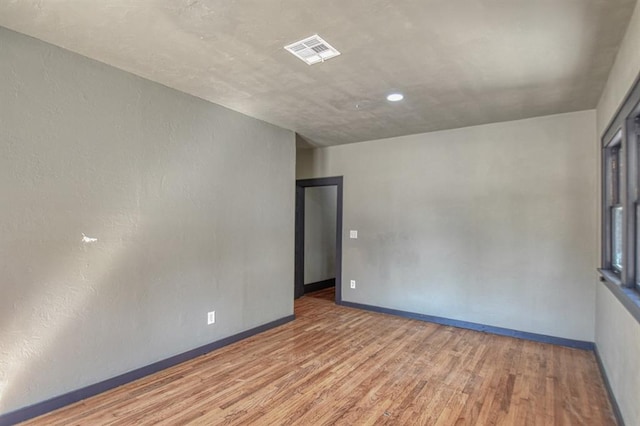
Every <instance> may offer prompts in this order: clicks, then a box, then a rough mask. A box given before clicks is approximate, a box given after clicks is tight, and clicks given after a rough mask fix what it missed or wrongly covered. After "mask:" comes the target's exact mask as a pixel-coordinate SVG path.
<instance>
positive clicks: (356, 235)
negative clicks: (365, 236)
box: [349, 230, 358, 238]
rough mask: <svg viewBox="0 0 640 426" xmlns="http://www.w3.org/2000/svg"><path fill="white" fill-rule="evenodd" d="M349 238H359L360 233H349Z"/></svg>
mask: <svg viewBox="0 0 640 426" xmlns="http://www.w3.org/2000/svg"><path fill="white" fill-rule="evenodd" d="M349 238H358V231H354V230H351V231H349Z"/></svg>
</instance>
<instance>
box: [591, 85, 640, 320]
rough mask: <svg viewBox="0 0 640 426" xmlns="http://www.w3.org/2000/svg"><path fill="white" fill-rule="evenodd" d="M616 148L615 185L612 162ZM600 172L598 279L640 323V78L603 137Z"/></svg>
mask: <svg viewBox="0 0 640 426" xmlns="http://www.w3.org/2000/svg"><path fill="white" fill-rule="evenodd" d="M616 151H617V152H618V156H619V157H618V158H619V162H618V166H619V169H618V171H619V172H620V173H619V175H618V176H620V179H619V182H618V185H614V183H615V180H614V178H615V177H614V174H613V167H612V165H611V161H612V158H613V157H612V156H613V155H614V154H615V152H616ZM601 172H602V174H601V213H602V214H601V220H602V229H601V241H600V242H601V263H600V265H601V267H600V269H599V271H600V273H601V280H602V281H603V282H604V283H605V284H606V285H607V287H608V288H609V289H611V291H612V292H613V293H614V294H615V295H616V296H617V297H618V299H619V300H620V301H621V302H622V303H623V305H624V306H625V307H627V309H628V310H629V312H631V313H632V315H633V316H634V317H635V318H636V320H637V321H638V322H640V77H639V79H638V80H637V81H636V83H635V84H634V86H633V89H632V90H631V91H630V92H629V94H628V96H627V98H626V100H625V102H624V103H623V104H622V106H621V107H620V109H619V110H618V112H617V113H616V115H615V117H614V119H613V120H612V121H611V123H610V125H609V127H608V128H607V131H606V132H605V133H604V135H603V136H602V139H601ZM616 186H617V188H618V198H617V199H616V197H615V194H614V192H615V187H616ZM614 206H621V207H622V267H621V268H620V269H617V268H614V266H613V242H614V239H613V234H612V232H613V225H612V216H613V213H612V212H613V207H614Z"/></svg>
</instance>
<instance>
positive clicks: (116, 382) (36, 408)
mask: <svg viewBox="0 0 640 426" xmlns="http://www.w3.org/2000/svg"><path fill="white" fill-rule="evenodd" d="M294 319H295V316H294V315H289V316H286V317H284V318H280V319H278V320H275V321H271V322H269V323H267V324H263V325H261V326H258V327H255V328H252V329H250V330H246V331H243V332H242V333H238V334H235V335H233V336H229V337H225V338H224V339H221V340H218V341H216V342H213V343H209V344H207V345H204V346H201V347H199V348H195V349H191V350H190V351H187V352H183V353H181V354H178V355H175V356H172V357H170V358H167V359H163V360H161V361H158V362H155V363H153V364H149V365H147V366H144V367H141V368H138V369H136V370H133V371H129V372H128V373H124V374H121V375H119V376H116V377H113V378H111V379H107V380H105V381H102V382H99V383H95V384H93V385H89V386H87V387H84V388H82V389H77V390H75V391H71V392H69V393H66V394H64V395H60V396H57V397H54V398H51V399H49V400H46V401H42V402H38V403H37V404H34V405H30V406H28V407H24V408H20V409H18V410H16V411H12V412H10V413H6V414H2V415H0V426H9V425H14V424H16V423H20V422H23V421H25V420H29V419H32V418H34V417H38V416H41V415H43V414H45V413H48V412H50V411H53V410H57V409H58V408H62V407H64V406H66V405H69V404H73V403H75V402H78V401H81V400H83V399H86V398H89V397H92V396H94V395H98V394H100V393H102V392H106V391H108V390H110V389H113V388H116V387H118V386H122V385H124V384H127V383H129V382H133V381H134V380H138V379H140V378H142V377H145V376H148V375H150V374H154V373H157V372H158V371H161V370H164V369H167V368H169V367H173V366H174V365H178V364H181V363H183V362H185V361H189V360H191V359H193V358H196V357H199V356H200V355H204V354H206V353H209V352H211V351H214V350H216V349H220V348H222V347H223V346H227V345H230V344H232V343H235V342H238V341H240V340H243V339H246V338H248V337H251V336H254V335H256V334H259V333H262V332H264V331H267V330H270V329H272V328H275V327H278V326H280V325H283V324H286V323H288V322H290V321H293V320H294Z"/></svg>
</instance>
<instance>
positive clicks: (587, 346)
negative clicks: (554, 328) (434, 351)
mask: <svg viewBox="0 0 640 426" xmlns="http://www.w3.org/2000/svg"><path fill="white" fill-rule="evenodd" d="M340 305H343V306H347V307H350V308H357V309H364V310H367V311H372V312H379V313H383V314H390V315H396V316H400V317H404V318H411V319H415V320H420V321H426V322H433V323H436V324H441V325H448V326H451V327H458V328H465V329H468V330H475V331H482V332H485V333H491V334H498V335H500V336H508V337H515V338H518V339H524V340H532V341H534V342H541V343H550V344H553V345H559V346H567V347H570V348H576V349H584V350H587V351H592V350H593V348H594V344H593V342H586V341H582V340H573V339H565V338H563V337H554V336H547V335H544V334H536V333H529V332H526V331H518V330H511V329H509V328H502V327H494V326H492V325H484V324H477V323H475V322H468V321H460V320H455V319H450V318H442V317H436V316H433V315H424V314H417V313H414V312H407V311H400V310H397V309H390V308H382V307H379V306H371V305H363V304H361V303H353V302H345V301H342V302H340Z"/></svg>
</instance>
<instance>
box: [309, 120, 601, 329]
mask: <svg viewBox="0 0 640 426" xmlns="http://www.w3.org/2000/svg"><path fill="white" fill-rule="evenodd" d="M595 133H596V132H595V112H594V111H585V112H578V113H571V114H562V115H555V116H549V117H541V118H535V119H529V120H522V121H514V122H506V123H497V124H490V125H484V126H477V127H470V128H464V129H458V130H451V131H443V132H435V133H426V134H419V135H412V136H405V137H399V138H394V139H387V140H380V141H371V142H363V143H357V144H351V145H345V146H339V147H331V148H326V149H320V150H299V155H298V165H297V169H298V176H297V177H298V178H310V177H321V176H344V222H343V223H344V233H343V236H342V238H343V275H342V281H343V287H342V297H343V299H344V300H346V301H351V302H358V303H364V304H369V305H375V306H382V307H387V308H393V309H400V310H405V311H410V312H417V313H422V314H429V315H437V316H442V317H447V318H454V319H459V320H465V321H472V322H477V323H481V324H488V325H493V326H499V327H506V328H511V329H516V330H521V331H528V332H533V333H541V334H546V335H552V336H558V337H564V338H571V339H579V340H588V341H593V338H594V309H593V307H594V304H595V282H594V277H595V269H596V267H597V238H596V232H595V230H596V228H597V222H596V193H595V191H594V188H595V187H596V177H597V175H596V173H597V169H598V161H597V153H596V152H595V150H594V149H593V144H594V140H595V138H596V136H595ZM350 229H355V230H358V239H349V238H348V233H349V230H350ZM351 279H354V280H356V281H357V283H358V284H357V288H356V289H354V290H352V289H350V288H349V280H351Z"/></svg>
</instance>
